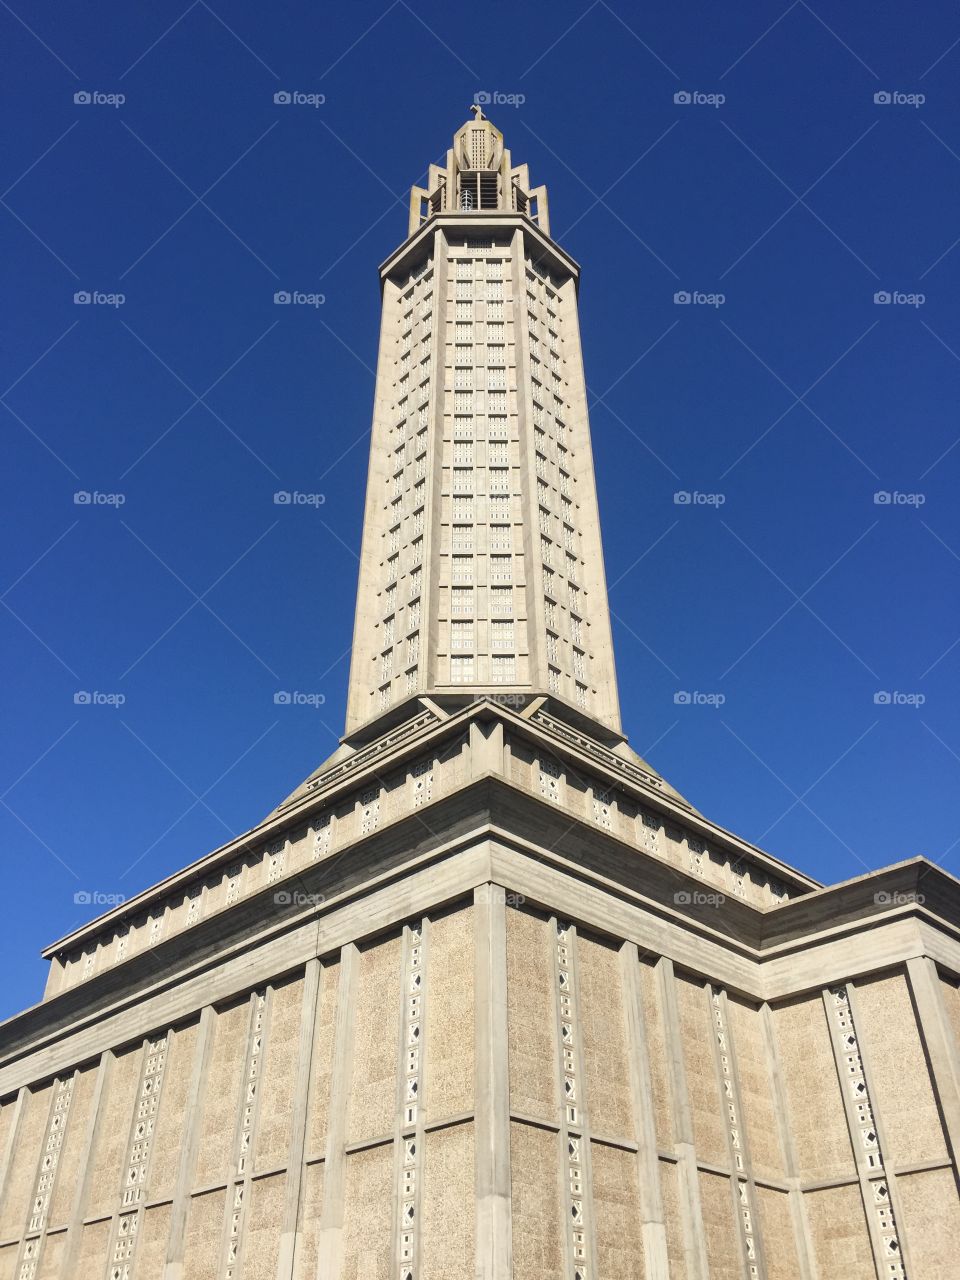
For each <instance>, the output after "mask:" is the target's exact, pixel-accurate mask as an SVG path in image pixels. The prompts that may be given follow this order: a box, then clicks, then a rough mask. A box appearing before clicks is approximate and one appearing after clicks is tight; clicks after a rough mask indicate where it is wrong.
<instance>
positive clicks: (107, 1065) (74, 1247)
mask: <svg viewBox="0 0 960 1280" xmlns="http://www.w3.org/2000/svg"><path fill="white" fill-rule="evenodd" d="M114 1061H115V1056H114V1054H113V1052H112V1050H109V1049H108V1050H107V1052H106V1053H104V1054H102V1055H101V1057H100V1065H99V1066H98V1067H97V1079H96V1082H95V1083H94V1086H93V1097H92V1099H91V1101H90V1117H89V1120H88V1121H87V1132H86V1135H85V1137H84V1140H83V1151H82V1153H81V1156H80V1177H79V1180H78V1182H77V1191H76V1195H75V1196H74V1198H73V1205H72V1207H71V1210H70V1224H69V1226H68V1228H67V1243H66V1247H65V1249H64V1253H63V1263H62V1265H61V1270H60V1275H61V1277H62V1280H73V1277H74V1276H75V1275H76V1274H77V1266H76V1264H77V1253H78V1250H79V1248H80V1235H81V1232H82V1231H83V1210H84V1207H85V1206H86V1203H87V1195H88V1193H89V1190H90V1179H91V1177H92V1169H91V1157H92V1155H93V1144H94V1143H95V1142H96V1138H97V1133H98V1132H99V1128H100V1124H101V1122H102V1111H101V1107H102V1103H103V1096H104V1092H105V1090H106V1088H107V1085H108V1083H109V1080H110V1076H111V1074H112V1072H113V1064H114Z"/></svg>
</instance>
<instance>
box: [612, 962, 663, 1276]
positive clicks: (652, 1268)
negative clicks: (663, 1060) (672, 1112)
mask: <svg viewBox="0 0 960 1280" xmlns="http://www.w3.org/2000/svg"><path fill="white" fill-rule="evenodd" d="M639 967H640V954H639V951H638V949H637V945H636V943H634V942H624V943H623V945H622V946H621V947H620V968H621V972H622V974H623V1000H624V1018H625V1022H626V1027H627V1043H628V1045H629V1050H630V1092H631V1095H632V1098H633V1114H634V1116H635V1118H636V1134H637V1182H638V1184H639V1187H640V1222H641V1228H642V1232H643V1261H644V1274H645V1280H670V1270H669V1259H668V1253H667V1228H666V1222H665V1219H664V1213H663V1197H662V1195H661V1192H660V1160H659V1157H658V1155H657V1126H656V1119H655V1117H654V1113H653V1086H652V1084H651V1079H650V1056H649V1053H648V1050H647V1033H646V1027H645V1024H644V1019H643V997H642V993H641V991H640V972H639Z"/></svg>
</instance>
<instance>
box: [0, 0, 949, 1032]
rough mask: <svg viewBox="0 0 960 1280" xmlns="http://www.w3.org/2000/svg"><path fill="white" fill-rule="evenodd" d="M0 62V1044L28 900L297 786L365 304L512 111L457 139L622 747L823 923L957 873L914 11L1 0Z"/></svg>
mask: <svg viewBox="0 0 960 1280" xmlns="http://www.w3.org/2000/svg"><path fill="white" fill-rule="evenodd" d="M14 9H15V10H16V16H15V15H14V12H13V10H14ZM628 24H629V25H628ZM27 28H30V30H28V29H27ZM0 31H2V40H3V45H4V48H5V50H6V54H7V57H6V69H5V74H4V76H3V79H2V86H0V93H2V95H3V99H4V114H5V120H6V123H7V126H8V127H7V129H6V130H5V131H4V133H5V141H4V142H3V144H2V145H3V173H4V175H5V177H4V180H3V183H2V187H3V189H5V190H6V189H7V188H10V189H9V190H7V192H6V195H5V196H4V202H5V207H0V236H2V251H3V257H4V260H5V262H6V263H7V265H8V273H7V276H6V284H5V288H4V305H3V307H2V309H0V322H2V325H3V339H4V341H3V370H2V388H7V387H9V388H10V389H9V391H7V392H6V394H5V396H4V399H3V404H4V405H5V406H6V409H5V410H4V411H3V412H2V417H0V420H2V425H3V441H4V455H5V465H4V467H3V471H2V479H0V484H2V502H0V520H2V525H3V535H4V537H3V545H4V548H5V553H4V566H3V580H2V583H0V594H2V601H3V605H4V608H3V609H0V646H2V662H3V670H4V671H5V672H6V673H7V674H8V678H7V679H6V680H5V681H4V682H3V691H2V695H0V696H2V710H3V718H4V723H5V726H6V731H5V733H4V734H3V739H2V744H0V753H2V758H0V779H2V781H0V793H2V804H3V807H2V808H0V839H2V849H3V858H4V872H5V876H4V887H5V893H4V897H3V901H2V908H0V909H2V913H3V914H2V927H3V935H4V940H5V946H6V948H7V950H8V952H9V955H8V956H7V957H6V958H5V965H4V975H5V983H4V991H3V995H2V997H0V1011H2V1012H5V1013H9V1012H13V1011H15V1010H17V1009H19V1008H21V1007H23V1006H24V1005H26V1004H28V1003H31V1002H33V1001H34V1000H35V999H36V998H38V996H39V993H40V989H41V983H42V979H43V970H44V966H43V963H42V962H41V961H40V960H39V959H38V958H37V953H38V951H39V949H40V947H41V946H42V945H44V944H45V943H47V942H49V941H52V940H53V939H54V938H56V937H58V936H59V935H61V934H62V933H64V932H66V931H68V930H69V929H71V928H73V927H75V926H76V925H78V924H80V923H81V922H82V921H83V920H85V919H86V918H88V917H89V916H90V914H92V910H91V908H89V907H86V906H83V905H77V904H76V903H75V901H74V895H75V893H77V892H78V891H81V892H83V891H87V892H99V893H104V894H125V895H128V896H129V895H130V894H133V893H135V892H137V891H138V890H140V889H142V888H143V887H145V886H146V885H148V884H150V883H153V882H155V881H156V880H158V879H160V878H161V877H162V876H164V875H166V874H168V873H169V872H171V871H173V870H175V869H177V868H179V867H180V866H182V865H184V864H186V863H188V862H190V861H192V860H193V859H195V858H197V857H199V856H201V855H202V854H204V853H205V852H207V851H208V850H209V849H211V848H213V847H215V846H216V845H218V844H220V843H222V842H223V841H224V840H225V839H227V838H228V837H229V836H230V835H232V834H233V833H236V832H239V831H242V830H244V829H245V828H247V827H248V826H250V825H251V824H253V823H254V822H256V821H257V820H258V819H259V818H260V817H262V816H263V814H264V813H266V812H267V811H268V810H269V809H270V808H271V807H272V806H273V805H274V804H275V803H276V802H277V801H278V800H279V799H280V798H281V797H283V796H284V795H285V794H287V793H288V792H289V791H290V790H291V789H292V788H293V787H294V785H295V784H296V783H297V782H298V781H299V780H300V779H301V778H303V777H304V776H305V775H306V774H307V773H309V772H310V770H311V769H313V768H314V767H315V765H316V764H317V763H318V762H319V761H320V760H321V759H323V758H324V757H325V756H326V755H327V754H328V753H329V752H330V751H331V750H332V749H333V747H334V745H335V742H336V735H337V734H338V733H339V731H340V729H341V727H342V720H343V703H344V689H345V681H346V675H347V660H346V654H347V650H348V647H349V644H350V636H351V628H352V613H353V596H354V590H355V580H356V560H355V551H356V549H357V548H358V545H359V536H360V520H361V511H362V502H363V486H364V480H365V472H366V463H367V436H366V433H367V429H368V426H369V417H370V408H371V400H372V366H373V364H374V361H375V353H376V341H377V323H378V303H379V298H378V287H377V276H376V266H377V264H378V262H379V261H381V260H382V259H383V258H384V257H385V256H386V255H387V253H388V252H389V251H390V250H391V249H392V248H393V247H394V246H395V245H396V244H397V243H399V242H400V240H401V239H402V238H403V236H404V234H405V231H406V202H407V191H408V189H409V186H410V184H411V183H412V182H415V181H417V180H418V179H419V178H420V176H421V174H422V173H423V171H424V170H425V168H426V165H427V163H428V162H429V161H431V160H437V159H439V158H440V157H441V156H442V154H443V153H444V151H445V149H446V147H447V146H448V145H449V140H450V136H451V134H452V132H453V130H454V129H455V128H456V127H457V126H458V125H459V123H460V122H461V121H462V120H463V119H464V118H465V117H466V115H467V108H468V104H469V103H470V101H472V98H473V95H474V93H475V92H477V91H478V90H486V91H490V92H492V91H499V92H500V93H503V94H514V95H518V94H522V95H524V96H525V99H526V100H525V102H523V103H522V105H520V106H506V105H504V106H501V107H499V108H497V107H491V108H490V109H489V110H490V115H491V117H492V118H493V119H494V120H495V122H496V123H497V124H498V125H499V126H500V127H501V128H502V129H503V130H504V132H505V133H506V137H507V144H508V146H510V147H511V148H512V151H513V155H514V157H515V160H516V161H517V162H520V161H528V162H529V164H530V170H531V175H532V179H533V181H534V182H536V183H539V182H546V183H547V184H548V186H549V190H550V200H551V212H552V219H553V231H554V234H555V236H556V237H557V238H558V239H559V240H560V241H561V242H562V243H563V244H564V246H565V247H566V248H567V249H568V250H569V251H570V252H571V253H572V254H573V255H574V256H575V257H576V258H577V259H578V260H579V261H580V262H581V263H582V265H583V270H584V276H583V285H582V291H581V302H582V325H583V338H584V351H585V359H586V367H587V380H588V383H589V386H590V388H591V392H592V394H593V397H594V401H595V403H594V406H593V410H592V427H593V437H594V449H595V454H596V462H597V479H598V485H599V492H600V505H601V513H602V517H603V521H604V535H605V546H606V560H607V570H608V577H609V580H610V582H611V584H612V585H611V603H612V607H613V609H614V611H615V616H616V621H615V642H616V646H617V653H618V667H619V673H620V692H621V700H622V704H623V713H624V722H625V725H626V727H627V730H628V732H629V734H630V738H631V741H632V743H633V745H634V746H635V747H636V748H637V750H639V751H640V752H641V753H643V754H647V755H648V756H649V758H650V760H651V761H652V763H653V764H654V765H655V766H656V767H657V768H658V769H659V770H660V771H661V772H662V773H664V774H665V775H666V776H667V777H668V778H669V779H670V780H671V781H672V782H673V783H674V784H675V785H676V786H677V787H678V788H679V789H680V790H681V791H682V792H684V794H686V795H687V796H688V797H689V798H690V799H691V801H692V802H693V803H694V804H696V805H697V806H698V807H699V808H701V809H702V810H704V811H705V812H706V813H708V814H709V815H710V816H711V817H712V818H714V819H715V820H717V821H718V822H720V823H722V824H724V825H725V826H727V827H729V828H731V829H732V830H734V831H736V832H739V833H741V834H742V835H744V836H746V837H747V838H749V839H752V840H757V841H759V842H762V843H763V844H764V846H765V847H767V848H769V849H770V850H771V851H772V852H773V853H775V854H777V855H779V856H781V857H783V858H785V859H787V860H790V861H793V862H794V863H796V864H797V865H798V866H800V867H802V868H803V869H804V870H806V871H808V872H810V873H811V874H813V875H815V876H817V877H820V878H822V879H826V880H833V879H844V878H847V877H850V876H854V875H857V874H860V873H861V872H863V871H864V870H865V869H867V868H873V867H877V866H880V865H882V864H884V863H887V862H891V861H895V860H898V859H901V858H904V857H907V856H910V855H913V854H916V853H924V854H926V855H928V856H929V857H931V858H934V859H939V860H942V862H943V865H944V866H945V867H946V868H947V869H948V870H951V871H953V872H956V871H957V870H958V860H960V859H958V855H960V848H958V846H956V845H955V843H954V842H955V841H956V839H957V824H956V810H957V806H956V796H957V790H958V787H957V783H958V776H960V733H958V731H957V723H956V716H955V714H954V713H955V710H956V706H957V693H958V684H960V678H958V673H960V644H958V643H957V640H958V636H960V616H958V608H957V598H958V595H957V588H958V584H960V529H958V521H957V511H956V497H955V490H956V484H957V472H958V466H960V447H955V446H956V445H957V440H958V436H960V422H958V414H957V402H958V389H960V312H958V307H957V300H958V297H960V245H958V247H956V248H954V247H953V246H954V243H955V242H956V239H957V236H958V234H960V227H958V220H957V216H956V213H957V208H958V196H960V113H958V110H957V105H958V93H960V90H958V85H960V79H958V70H960V44H957V45H956V47H952V46H954V44H955V42H957V41H958V38H960V18H958V16H957V14H956V12H955V11H954V10H953V8H952V6H948V5H946V4H944V3H942V2H940V3H934V4H933V5H928V6H925V7H924V9H923V11H922V12H921V11H918V10H917V9H916V8H915V7H914V6H912V5H909V4H907V3H901V4H889V3H881V4H879V5H878V4H876V3H871V4H867V3H864V2H863V0H854V2H853V3H851V4H849V5H845V6H843V7H842V10H841V11H839V12H838V11H837V7H836V6H829V7H826V8H824V7H818V8H816V9H815V8H811V7H810V6H809V5H807V4H805V3H804V0H797V2H796V3H794V4H792V5H789V6H788V5H785V4H781V3H780V0H777V2H776V3H772V4H766V3H754V2H751V3H747V4H744V5H739V6H733V7H732V8H731V6H716V5H699V6H694V5H689V4H684V3H679V4H678V3H675V2H671V3H669V4H668V3H663V2H662V0H660V2H658V3H656V4H654V5H648V6H645V7H644V8H643V9H638V8H637V7H636V6H630V7H628V6H626V5H622V4H617V3H612V4H607V3H606V0H596V2H595V3H593V4H590V5H585V4H582V3H568V2H567V0H559V2H558V3H552V4H550V5H537V4H527V5H520V6H517V5H515V4H507V3H496V2H495V3H489V4H485V5H483V6H479V7H475V8H473V9H469V10H458V9H457V8H456V7H451V6H449V5H441V4H438V3H436V0H423V2H420V3H417V4H416V5H414V4H407V3H406V0H395V2H394V3H393V4H391V5H390V6H389V7H385V6H384V5H383V4H382V3H381V0H377V2H376V3H368V2H367V0H361V2H360V3H354V4H351V5H323V6H318V5H308V4H306V3H303V2H302V0H300V2H298V3H287V4H284V5H281V6H276V5H271V6H264V5H259V4H252V3H249V2H248V0H241V2H240V3H233V4H231V5H229V6H227V5H223V4H214V5H212V6H210V5H207V4H206V3H204V0H197V2H196V3H194V4H192V5H191V6H190V8H189V9H187V10H186V12H184V10H183V8H182V5H181V3H180V2H179V0H178V2H177V3H169V2H168V0H158V2H157V3H155V4H153V5H150V6H139V5H133V6H131V5H129V4H120V3H105V4H95V5H82V6H72V7H67V8H65V7H63V6H57V7H55V8H51V7H49V6H41V5H38V4H36V3H26V2H24V3H20V0H17V2H16V3H15V4H14V5H13V6H12V7H11V6H8V5H7V4H4V5H3V7H2V9H0ZM505 37H506V38H505ZM401 68H402V75H401V76H399V77H397V76H395V74H394V71H395V69H401ZM278 90H288V91H293V90H296V91H299V92H301V93H306V94H309V93H322V94H324V95H326V102H325V104H324V105H323V106H322V107H320V108H318V109H314V108H312V107H309V106H305V105H304V106H293V105H291V106H277V105H275V104H274V101H273V95H274V93H275V92H277V91H278ZM680 90H686V91H689V92H694V91H696V92H698V93H700V94H718V93H722V94H723V95H725V97H726V101H725V102H724V103H723V104H722V105H721V106H719V107H715V106H711V105H706V104H699V105H698V104H689V105H685V104H676V103H675V102H674V94H675V93H676V92H678V91H680ZM78 91H87V92H91V93H92V92H94V91H96V92H98V93H100V94H116V93H122V94H124V95H125V96H126V101H125V103H124V104H123V105H122V106H120V107H113V106H110V105H107V104H89V105H75V103H74V101H73V95H74V94H75V93H76V92H78ZM882 91H887V92H893V91H899V92H900V93H902V94H916V93H922V94H924V95H925V96H926V101H925V102H924V103H923V104H922V105H920V106H913V105H907V104H905V103H904V104H897V103H890V104H876V103H875V102H874V94H875V93H877V92H882ZM277 289H299V290H302V291H305V292H309V291H314V292H322V293H323V294H324V295H325V297H326V302H325V304H324V305H323V307H322V308H318V309H310V308H307V307H287V308H278V307H276V306H274V303H273V294H274V291H275V290H277ZM79 290H98V291H101V292H102V293H105V294H109V293H116V292H118V291H120V292H122V293H124V294H125V295H126V301H125V303H124V304H123V305H122V306H121V307H111V306H108V305H89V306H78V305H75V304H74V302H73V295H74V293H75V292H76V291H79ZM679 290H689V291H693V290H698V291H701V292H702V293H716V292H722V293H723V294H724V295H725V298H726V300H725V302H724V303H723V305H722V306H719V307H710V306H707V305H688V306H678V305H675V303H674V301H673V297H674V293H675V292H676V291H679ZM880 290H887V291H894V290H896V291H900V292H901V293H903V294H915V293H918V292H920V293H923V294H924V295H925V296H926V300H925V302H924V303H923V305H921V306H910V305H896V304H891V305H887V306H878V305H875V304H874V300H873V299H874V293H875V292H876V291H880ZM2 388H0V389H2ZM208 388H212V389H211V390H210V391H209V394H206V393H207V389H208ZM808 388H809V391H808ZM197 397H204V399H203V402H202V403H201V402H200V401H199V400H198V399H197ZM801 397H802V398H801ZM278 489H286V490H293V489H299V490H301V491H308V492H323V493H324V494H325V495H326V502H325V505H324V506H323V507H322V508H319V509H316V508H306V507H300V508H297V509H293V508H291V507H277V506H275V505H274V503H273V494H274V491H275V490H278ZM79 490H85V491H91V492H92V491H98V492H100V493H105V494H114V493H119V494H122V495H123V496H124V499H125V502H124V505H123V506H122V507H120V508H117V507H115V506H111V505H97V506H94V505H92V504H91V505H86V506H84V505H76V504H75V502H74V497H73V495H74V493H75V492H77V491H79ZM680 490H683V491H690V492H694V491H696V492H699V493H704V494H722V495H723V497H724V499H725V501H724V503H723V505H722V506H720V507H718V506H715V505H693V504H690V505H687V506H682V505H677V504H676V503H675V502H674V493H675V492H677V491H680ZM880 490H883V491H890V492H894V491H896V492H899V493H902V494H921V495H923V498H924V502H923V505H922V506H918V505H912V504H906V503H905V504H896V505H895V504H893V503H891V504H888V505H877V504H876V503H875V502H874V493H875V492H877V491H880ZM197 597H201V600H200V601H199V602H198V599H197ZM951 646H956V647H951ZM79 690H84V691H89V692H97V693H106V694H118V693H119V694H122V695H123V696H124V698H125V699H126V701H125V703H124V704H123V706H122V707H119V708H117V707H114V706H110V705H76V704H75V703H74V695H75V693H76V692H77V691H79ZM277 690H299V691H306V692H316V693H322V694H323V695H324V696H325V698H326V704H325V705H324V706H323V707H322V708H321V709H320V710H316V709H311V708H309V707H277V706H275V705H274V702H273V695H274V693H275V691H277ZM678 691H688V692H694V691H695V692H699V693H708V694H722V695H723V696H724V698H725V699H726V701H725V702H724V704H723V705H722V706H721V707H719V708H718V707H716V706H710V705H699V706H696V705H687V706H684V705H677V704H676V703H675V701H674V697H675V694H676V693H677V692H678ZM878 691H896V692H899V693H905V694H908V695H916V694H922V695H923V696H924V698H925V702H924V704H923V705H922V706H919V707H918V706H916V705H876V704H875V702H874V695H875V694H876V693H877V692H878ZM131 867H132V869H131Z"/></svg>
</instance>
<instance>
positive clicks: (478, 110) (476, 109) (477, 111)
mask: <svg viewBox="0 0 960 1280" xmlns="http://www.w3.org/2000/svg"><path fill="white" fill-rule="evenodd" d="M470 110H471V111H472V112H473V114H474V116H475V118H476V119H477V120H486V118H487V117H486V116H485V115H484V114H483V107H481V105H480V103H479V102H475V103H474V104H473V106H472V107H471V108H470Z"/></svg>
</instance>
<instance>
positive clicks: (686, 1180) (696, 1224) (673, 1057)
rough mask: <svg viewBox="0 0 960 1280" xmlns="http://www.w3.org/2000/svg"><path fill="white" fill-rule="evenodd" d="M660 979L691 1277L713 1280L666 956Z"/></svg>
mask: <svg viewBox="0 0 960 1280" xmlns="http://www.w3.org/2000/svg"><path fill="white" fill-rule="evenodd" d="M657 976H658V979H659V988H660V1000H661V1007H662V1009H663V1025H664V1032H665V1036H666V1042H667V1068H668V1075H669V1079H670V1095H671V1098H672V1100H673V1116H674V1128H675V1133H674V1147H675V1150H676V1153H677V1175H678V1179H679V1183H680V1207H681V1213H682V1217H683V1247H684V1252H685V1254H686V1258H687V1275H688V1277H689V1280H709V1269H708V1266H707V1239H706V1234H705V1231H704V1226H703V1207H702V1205H701V1203H700V1179H699V1174H698V1171H697V1151H696V1145H695V1143H694V1136H693V1117H692V1115H691V1112H690V1095H689V1093H688V1092H687V1073H686V1068H685V1066H684V1062H683V1042H682V1039H681V1035H680V1014H679V1012H678V1009H677V991H676V977H675V975H674V972H673V961H672V960H670V959H668V958H667V957H666V956H662V957H661V958H660V959H659V960H658V961H657Z"/></svg>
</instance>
